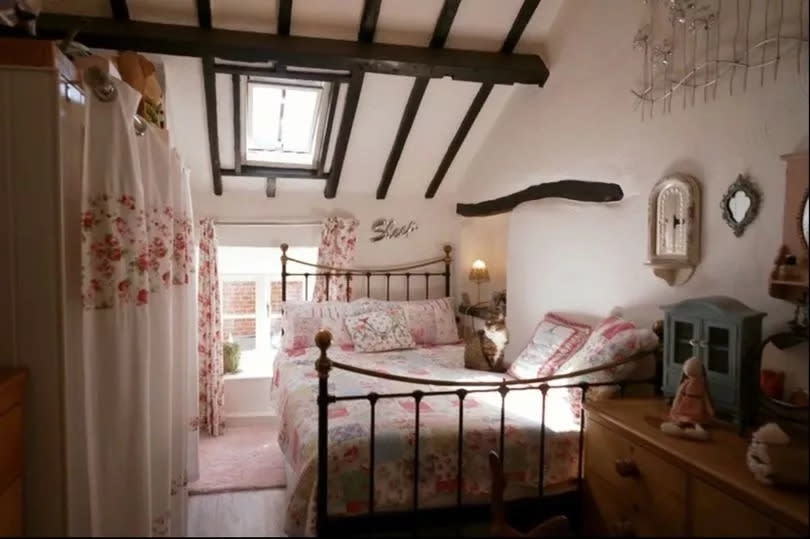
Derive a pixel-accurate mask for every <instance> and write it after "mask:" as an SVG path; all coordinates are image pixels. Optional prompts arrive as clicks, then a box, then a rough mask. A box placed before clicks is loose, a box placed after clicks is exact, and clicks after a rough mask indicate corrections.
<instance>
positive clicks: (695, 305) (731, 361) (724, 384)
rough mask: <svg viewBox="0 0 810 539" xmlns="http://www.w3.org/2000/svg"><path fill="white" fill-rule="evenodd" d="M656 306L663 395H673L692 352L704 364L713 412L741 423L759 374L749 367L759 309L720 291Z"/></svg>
mask: <svg viewBox="0 0 810 539" xmlns="http://www.w3.org/2000/svg"><path fill="white" fill-rule="evenodd" d="M661 308H662V309H663V310H664V312H665V319H664V324H665V326H664V367H663V370H664V373H663V374H664V375H663V387H662V390H663V393H664V395H665V396H667V397H672V396H673V395H674V394H675V392H676V391H677V389H678V385H679V384H680V382H681V376H682V374H683V364H684V362H685V361H686V360H687V359H689V358H690V357H692V356H696V357H698V358H700V361H701V362H702V363H703V365H704V367H705V368H706V374H707V380H708V386H709V392H710V393H711V397H712V403H713V404H714V407H715V411H716V413H717V415H718V417H720V418H725V419H730V420H732V421H734V423H735V424H737V426H738V427H739V428H742V427H743V426H744V425H745V424H747V423H748V421H749V420H750V417H751V413H752V411H753V406H754V404H755V401H756V398H757V394H756V392H755V391H752V388H755V387H756V380H757V379H758V376H759V373H756V372H753V371H754V369H755V368H756V367H755V365H756V364H757V361H756V358H755V357H754V356H755V354H756V352H757V349H758V347H759V345H760V343H761V342H762V318H763V317H764V316H765V313H763V312H760V311H755V310H753V309H750V308H749V307H747V306H746V305H744V304H742V303H740V302H739V301H737V300H735V299H733V298H729V297H725V296H712V297H705V298H693V299H688V300H685V301H682V302H680V303H675V304H672V305H664V306H662V307H661Z"/></svg>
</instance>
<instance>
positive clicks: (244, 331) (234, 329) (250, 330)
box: [222, 318, 256, 339]
mask: <svg viewBox="0 0 810 539" xmlns="http://www.w3.org/2000/svg"><path fill="white" fill-rule="evenodd" d="M222 335H223V336H224V337H225V339H227V338H228V335H233V336H234V338H236V337H255V336H256V319H255V318H231V319H227V318H226V319H224V320H222Z"/></svg>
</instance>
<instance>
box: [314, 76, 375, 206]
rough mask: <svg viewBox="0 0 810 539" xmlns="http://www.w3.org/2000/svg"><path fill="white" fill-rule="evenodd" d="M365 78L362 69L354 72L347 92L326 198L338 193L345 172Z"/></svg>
mask: <svg viewBox="0 0 810 539" xmlns="http://www.w3.org/2000/svg"><path fill="white" fill-rule="evenodd" d="M364 78H365V74H364V73H363V72H362V71H357V72H355V73H353V74H352V81H351V82H350V83H349V90H348V91H347V92H346V101H345V103H344V105H343V118H341V121H340V130H339V131H338V138H337V140H336V141H335V152H334V155H333V157H332V168H331V169H329V179H328V180H326V187H325V188H324V190H323V196H325V197H326V198H335V195H337V188H338V183H340V173H341V172H343V161H344V160H345V159H346V149H347V148H348V147H349V137H350V136H351V134H352V125H353V124H354V115H355V113H356V112H357V103H359V102H360V90H362V89H363V79H364Z"/></svg>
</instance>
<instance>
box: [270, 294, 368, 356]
mask: <svg viewBox="0 0 810 539" xmlns="http://www.w3.org/2000/svg"><path fill="white" fill-rule="evenodd" d="M375 309H379V306H378V305H377V304H376V303H373V302H369V301H365V300H357V301H352V302H351V303H349V302H345V301H324V302H311V301H293V302H291V301H288V302H285V303H284V305H283V306H282V313H283V314H282V319H281V328H282V331H283V336H282V338H281V348H282V349H284V350H291V349H296V348H306V347H309V346H315V334H316V333H318V332H319V331H320V330H322V329H326V330H329V332H330V333H332V344H333V345H335V346H344V345H351V344H352V338H351V336H350V335H349V333H348V331H346V323H345V322H346V317H347V316H354V315H358V314H363V313H367V312H369V311H373V310H375Z"/></svg>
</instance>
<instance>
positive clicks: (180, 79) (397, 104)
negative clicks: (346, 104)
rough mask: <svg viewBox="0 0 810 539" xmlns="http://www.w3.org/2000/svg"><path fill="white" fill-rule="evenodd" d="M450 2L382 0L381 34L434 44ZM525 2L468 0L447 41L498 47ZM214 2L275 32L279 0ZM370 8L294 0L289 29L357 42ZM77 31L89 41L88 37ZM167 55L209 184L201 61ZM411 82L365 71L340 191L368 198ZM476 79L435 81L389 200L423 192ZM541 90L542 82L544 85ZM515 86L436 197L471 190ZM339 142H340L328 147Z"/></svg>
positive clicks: (200, 178) (142, 2)
mask: <svg viewBox="0 0 810 539" xmlns="http://www.w3.org/2000/svg"><path fill="white" fill-rule="evenodd" d="M562 1H563V0H543V1H542V2H541V3H540V6H539V7H538V9H537V11H536V12H535V14H534V16H533V17H532V20H531V22H530V23H529V26H528V27H527V28H526V30H525V32H524V34H523V37H522V38H521V41H520V43H519V45H518V47H517V51H519V52H533V53H537V52H539V44H540V43H541V42H542V39H543V37H544V36H545V34H546V33H547V32H548V30H549V29H550V27H551V25H552V23H553V22H554V19H555V17H556V14H557V11H558V10H559V7H560V5H561V3H562ZM442 3H443V2H442V0H410V1H404V0H383V2H382V7H381V9H380V17H379V20H378V23H377V30H376V33H375V37H374V39H375V41H376V42H383V43H392V44H401V45H418V46H426V45H427V44H428V43H429V41H430V37H431V35H432V33H433V29H434V26H435V23H436V18H437V17H438V14H439V12H440V10H441V6H442ZM521 4H522V0H498V1H494V0H462V2H461V5H460V7H459V9H458V12H457V14H456V18H455V20H454V22H453V25H452V28H451V30H450V35H449V36H448V40H447V43H446V46H447V47H451V48H464V49H472V50H486V51H495V50H498V49H499V48H500V46H501V43H502V42H503V39H504V38H505V37H506V34H507V33H508V31H509V28H510V27H511V25H512V21H513V20H514V18H515V15H516V14H517V12H518V10H519V9H520V6H521ZM128 5H129V10H130V16H131V17H132V19H135V20H143V21H150V22H167V23H175V24H190V25H195V24H196V23H197V15H196V2H195V1H194V0H129V2H128ZM211 8H212V20H213V26H214V27H217V28H229V29H234V30H246V31H257V32H267V33H275V31H276V24H277V21H276V19H277V11H278V6H277V3H276V1H275V0H227V1H226V0H212V2H211ZM43 9H44V10H45V11H50V12H60V13H71V14H78V15H91V16H101V17H110V16H111V11H110V7H109V2H108V1H107V0H75V1H71V0H44V1H43ZM362 9H363V0H294V1H293V11H292V23H291V33H292V34H293V35H302V36H311V37H327V38H334V39H346V40H355V39H357V31H358V27H359V21H360V18H361V14H362ZM78 39H79V41H81V35H79V37H78ZM152 57H153V58H155V57H154V56H152ZM161 60H162V61H163V63H164V65H165V67H166V76H167V106H166V107H167V115H168V121H169V126H170V129H171V135H172V140H173V142H174V144H175V145H176V146H177V147H178V150H179V151H180V153H181V154H182V156H183V159H184V160H185V161H186V162H187V164H188V166H189V167H190V168H191V170H192V182H193V185H194V189H195V190H209V191H210V190H211V189H212V180H211V171H210V155H209V151H208V138H207V134H206V133H207V124H206V113H205V104H204V94H203V84H202V68H201V63H200V61H199V60H198V59H195V58H177V57H162V58H161ZM552 76H553V70H552ZM219 82H220V81H218V84H217V88H218V99H219V111H218V117H219V125H220V139H221V140H220V146H221V147H222V148H223V152H222V155H221V158H222V164H223V167H229V166H230V165H231V164H232V163H233V158H232V154H233V151H232V150H230V151H229V150H227V148H228V147H230V148H232V142H231V141H232V140H233V139H232V136H233V134H232V128H231V125H232V122H231V120H230V118H231V114H232V112H231V96H230V91H229V89H228V85H227V84H220V83H219ZM222 82H225V81H222ZM412 84H413V79H412V78H410V77H400V76H392V75H377V74H368V75H366V78H365V82H364V85H363V89H362V93H361V96H360V102H359V104H358V109H357V114H356V116H355V120H354V127H353V129H352V135H351V138H350V140H349V146H348V150H347V154H346V160H345V163H344V167H343V173H342V175H341V180H340V186H339V188H338V198H340V195H341V194H342V193H346V194H358V193H360V194H367V195H368V196H369V199H373V198H374V196H375V193H376V189H377V185H378V183H379V181H380V177H381V175H382V171H383V167H384V166H385V162H386V159H387V158H388V154H389V152H390V149H391V145H392V144H393V141H394V137H395V135H396V131H397V128H398V127H399V121H400V118H401V116H402V111H403V110H404V107H405V103H406V100H407V98H408V95H409V93H410V89H411V86H412ZM478 86H479V85H478V84H475V83H468V82H458V81H453V80H449V79H442V80H437V79H433V80H431V81H430V83H429V85H428V88H427V91H426V93H425V96H424V99H423V100H422V104H421V106H420V108H419V111H418V113H417V115H416V119H415V121H414V124H413V128H412V129H411V132H410V135H409V137H408V140H407V142H406V144H405V147H404V150H403V153H402V157H401V158H400V161H399V165H398V167H397V170H396V173H395V175H394V178H393V181H392V183H391V187H390V189H389V193H388V197H389V198H391V197H393V198H397V197H405V196H409V197H413V196H422V195H423V194H424V192H425V189H426V188H427V186H428V184H429V183H430V181H431V179H432V178H433V175H434V173H435V172H436V169H437V167H438V166H439V163H440V161H441V159H442V157H443V156H444V154H445V151H446V150H447V147H448V146H449V144H450V140H451V139H452V137H453V135H454V134H455V132H456V130H457V128H458V126H459V124H460V123H461V120H462V118H463V117H464V114H465V113H466V111H467V109H468V108H469V105H470V103H471V102H472V99H473V97H474V96H475V93H476V91H477V90H478ZM344 90H345V88H344ZM536 91H538V92H540V91H542V90H541V89H539V88H538V89H537V90H536ZM511 92H512V87H508V86H498V87H496V88H495V90H494V91H493V93H492V95H491V96H490V97H489V99H488V100H487V103H486V105H485V106H484V108H483V109H482V111H481V113H480V114H479V116H478V118H477V120H476V122H475V124H474V125H473V127H472V129H471V130H470V132H469V134H468V135H467V138H466V140H465V142H464V145H463V146H462V147H461V149H460V151H459V153H458V155H457V156H456V158H455V160H454V161H453V164H452V166H451V167H450V170H449V171H448V173H447V175H446V177H445V180H444V182H443V183H442V186H441V188H440V189H439V191H438V193H437V195H436V196H437V197H440V198H445V197H447V198H453V199H455V198H456V195H457V193H458V190H459V189H462V188H463V183H464V180H465V177H466V171H467V167H468V166H469V164H470V162H471V161H472V158H473V157H474V156H475V154H476V153H477V152H478V150H479V149H480V148H481V145H482V144H485V143H486V138H487V135H488V133H489V131H490V128H491V127H492V125H493V124H494V122H495V120H496V119H497V117H498V115H499V114H500V112H501V111H502V109H503V107H504V106H505V104H506V102H507V100H508V99H509V96H510V94H511ZM344 94H345V91H344V92H341V97H340V100H339V101H340V103H341V105H342V103H343V100H344V97H343V95H344ZM341 115H342V110H341V109H340V108H339V109H338V111H337V115H336V118H335V126H336V129H335V130H334V133H335V134H336V133H337V126H339V125H340V124H339V122H340V119H341ZM333 144H334V140H333V141H332V144H331V145H330V152H331V146H333ZM494 180H495V179H494ZM313 184H314V185H313ZM260 185H261V182H259V181H258V180H256V179H253V180H250V179H242V178H234V179H230V178H226V179H225V180H224V188H225V190H226V191H227V190H231V189H257V188H258V187H259V186H260ZM313 188H321V189H322V182H313V181H311V180H297V181H292V180H290V181H284V182H279V186H278V188H277V196H278V197H284V196H285V195H287V194H292V193H294V192H296V191H297V190H298V189H301V190H305V191H308V192H309V191H311V190H312V189H313Z"/></svg>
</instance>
